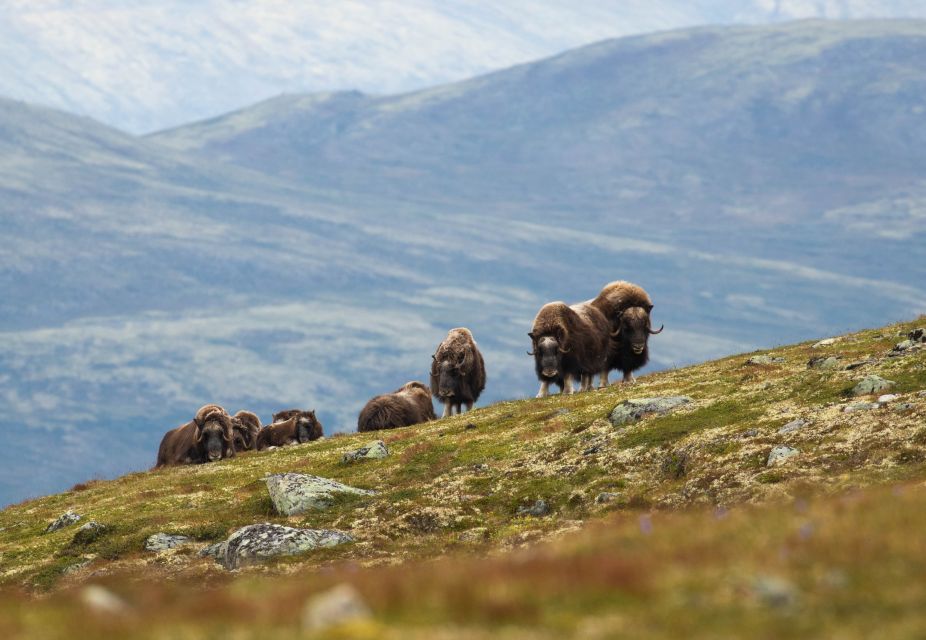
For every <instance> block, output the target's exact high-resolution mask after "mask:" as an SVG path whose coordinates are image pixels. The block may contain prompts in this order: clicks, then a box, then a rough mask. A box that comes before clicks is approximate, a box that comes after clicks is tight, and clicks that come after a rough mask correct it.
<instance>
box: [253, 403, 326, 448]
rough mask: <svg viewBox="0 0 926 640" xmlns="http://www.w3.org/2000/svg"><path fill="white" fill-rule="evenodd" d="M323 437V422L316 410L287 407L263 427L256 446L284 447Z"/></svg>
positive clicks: (274, 415)
mask: <svg viewBox="0 0 926 640" xmlns="http://www.w3.org/2000/svg"><path fill="white" fill-rule="evenodd" d="M321 437H322V423H321V422H319V421H318V418H316V417H315V412H314V411H303V410H301V409H287V410H286V411H280V412H278V413H275V414H273V424H271V425H268V426H266V427H264V428H263V429H261V431H260V433H259V434H258V436H257V443H256V444H255V446H254V448H255V449H257V450H258V451H260V450H263V449H266V448H267V447H282V446H285V445H287V444H302V443H304V442H309V441H311V440H318V439H319V438H321Z"/></svg>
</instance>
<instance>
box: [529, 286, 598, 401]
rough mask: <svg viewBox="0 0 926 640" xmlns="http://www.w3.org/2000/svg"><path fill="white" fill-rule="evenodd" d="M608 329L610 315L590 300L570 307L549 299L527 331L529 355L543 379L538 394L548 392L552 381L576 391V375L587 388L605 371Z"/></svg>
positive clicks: (539, 396)
mask: <svg viewBox="0 0 926 640" xmlns="http://www.w3.org/2000/svg"><path fill="white" fill-rule="evenodd" d="M608 333H609V330H608V321H607V319H606V318H605V317H604V315H602V313H601V312H600V311H599V310H598V309H596V308H595V307H593V306H591V305H590V304H585V303H583V304H578V305H574V306H572V307H569V306H566V304H565V303H563V302H550V303H548V304H545V305H543V307H542V308H541V309H540V312H539V313H537V317H536V318H535V319H534V326H533V328H532V329H531V331H530V332H529V333H528V334H527V335H529V336H530V339H531V342H532V343H533V347H534V348H533V351H528V355H531V356H534V364H535V366H536V370H537V378H538V379H539V380H540V391H539V392H538V393H537V397H538V398H543V397H545V396H546V395H547V394H548V392H549V391H548V389H549V386H550V383H551V382H554V383H556V384H557V385H558V386H559V388H560V389H561V391H562V392H564V393H573V387H572V379H573V378H576V379H577V380H578V381H579V382H580V383H581V388H582V390H583V391H586V390H588V389H590V388H591V381H592V376H594V375H595V374H599V375H606V374H603V372H604V371H605V367H606V362H607V351H608Z"/></svg>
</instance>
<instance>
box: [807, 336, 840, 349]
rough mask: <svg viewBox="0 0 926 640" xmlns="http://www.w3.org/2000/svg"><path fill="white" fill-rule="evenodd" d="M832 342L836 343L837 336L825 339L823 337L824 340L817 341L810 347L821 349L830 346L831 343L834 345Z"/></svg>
mask: <svg viewBox="0 0 926 640" xmlns="http://www.w3.org/2000/svg"><path fill="white" fill-rule="evenodd" d="M832 344H836V338H825V339H823V340H820V341H819V342H817V343H814V345H813V346H812V347H810V348H811V349H819V348H820V347H828V346H830V345H832Z"/></svg>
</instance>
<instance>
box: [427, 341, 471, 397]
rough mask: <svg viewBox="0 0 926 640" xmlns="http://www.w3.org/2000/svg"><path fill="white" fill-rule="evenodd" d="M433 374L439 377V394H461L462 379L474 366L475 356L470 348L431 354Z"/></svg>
mask: <svg viewBox="0 0 926 640" xmlns="http://www.w3.org/2000/svg"><path fill="white" fill-rule="evenodd" d="M431 357H432V358H433V359H434V362H433V363H432V364H431V375H432V376H434V377H435V378H437V395H438V397H440V398H451V397H453V396H456V395H460V381H461V379H462V378H463V376H464V375H466V373H467V372H468V371H469V370H470V368H471V367H472V361H473V356H472V354H471V353H470V352H469V350H468V349H467V350H465V351H459V352H456V353H454V352H444V353H437V354H435V355H433V356H431Z"/></svg>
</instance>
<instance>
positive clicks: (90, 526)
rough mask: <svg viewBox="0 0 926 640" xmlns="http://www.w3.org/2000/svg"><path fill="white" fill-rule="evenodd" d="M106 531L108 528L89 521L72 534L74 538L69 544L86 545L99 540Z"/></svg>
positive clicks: (94, 521)
mask: <svg viewBox="0 0 926 640" xmlns="http://www.w3.org/2000/svg"><path fill="white" fill-rule="evenodd" d="M108 531H109V527H107V526H106V525H105V524H100V523H99V522H97V521H96V520H91V521H90V522H88V523H87V524H85V525H84V526H82V527H81V528H80V529H78V530H77V531H76V532H75V533H74V538H73V539H72V540H71V544H73V545H88V544H90V543H91V542H95V541H96V540H99V539H100V538H101V537H102V536H104V535H105V534H106V533H107V532H108Z"/></svg>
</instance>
